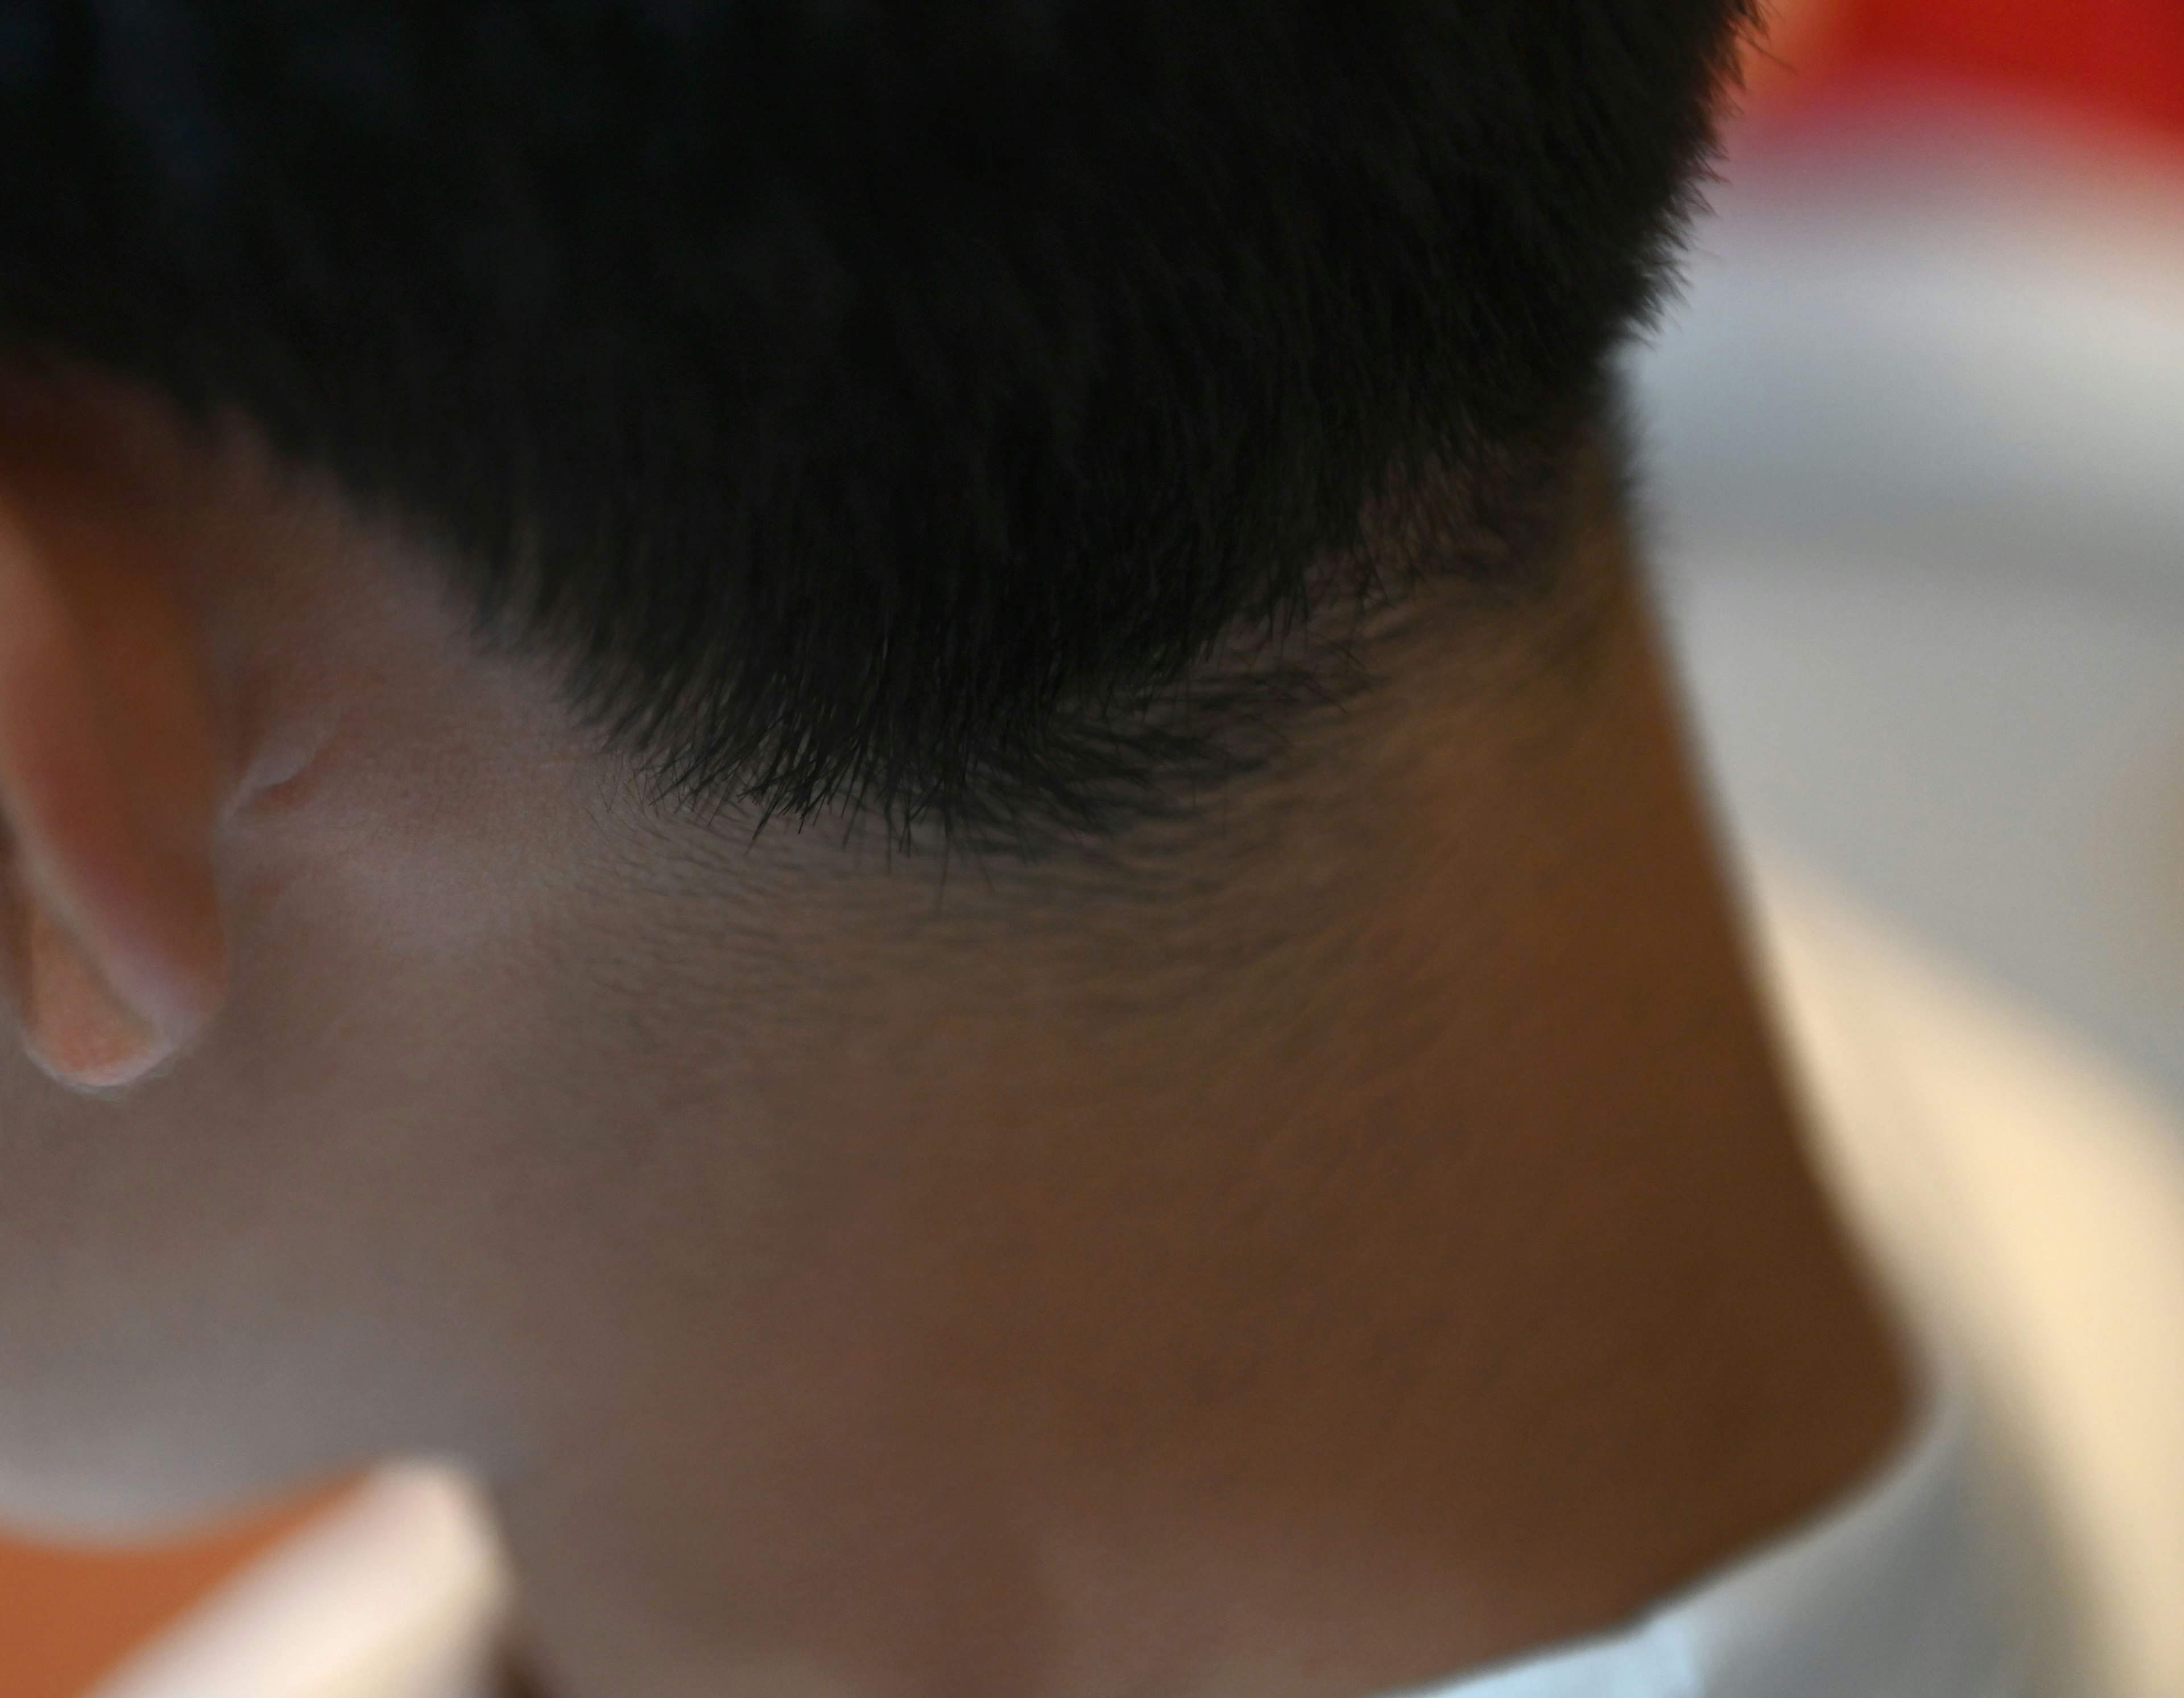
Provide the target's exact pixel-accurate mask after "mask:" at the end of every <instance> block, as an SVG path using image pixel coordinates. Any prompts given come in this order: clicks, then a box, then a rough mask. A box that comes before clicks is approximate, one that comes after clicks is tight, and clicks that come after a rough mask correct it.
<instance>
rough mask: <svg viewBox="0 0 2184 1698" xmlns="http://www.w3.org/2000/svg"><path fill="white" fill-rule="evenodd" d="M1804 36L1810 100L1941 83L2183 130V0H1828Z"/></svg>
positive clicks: (1798, 58) (1786, 91) (1802, 100)
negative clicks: (1868, 89) (1864, 89)
mask: <svg viewBox="0 0 2184 1698" xmlns="http://www.w3.org/2000/svg"><path fill="white" fill-rule="evenodd" d="M1819 11H1820V13H1821V16H1819V18H1816V19H1813V21H1812V23H1811V24H1810V25H1807V26H1802V27H1800V28H1799V29H1798V30H1797V31H1796V32H1795V33H1796V34H1797V36H1798V37H1799V39H1798V40H1797V42H1796V44H1795V45H1794V46H1790V45H1789V44H1786V46H1788V53H1787V54H1786V56H1787V57H1789V58H1791V64H1792V65H1793V67H1794V75H1792V76H1791V77H1790V78H1787V79H1785V80H1784V81H1786V83H1787V84H1788V86H1780V85H1778V86H1776V88H1775V89H1774V90H1773V91H1771V92H1772V93H1773V94H1774V95H1775V97H1777V98H1780V97H1784V96H1786V97H1788V102H1789V103H1790V104H1791V105H1793V106H1796V107H1799V108H1803V107H1808V105H1810V104H1813V103H1821V102H1826V103H1832V102H1833V101H1835V100H1836V99H1839V98H1841V97H1844V96H1845V95H1855V94H1856V93H1857V92H1858V91H1859V90H1860V89H1861V88H1862V87H1869V86H1875V85H1881V86H1902V85H1903V84H1905V83H1907V82H1915V83H1921V84H1940V85H1943V86H1954V87H1957V88H1972V89H1979V90H1985V91H1992V92H1999V93H2003V94H2014V95H2020V96H2026V97H2031V98H2033V99H2035V100H2037V101H2039V102H2041V103H2044V104H2048V105H2050V106H2053V107H2057V108H2061V109H2069V110H2072V111H2075V112H2078V113H2081V114H2086V115H2089V116H2093V117H2096V118H2099V119H2103V120H2109V121H2111V122H2120V123H2122V124H2126V125H2135V126H2137V127H2142V128H2152V129H2157V130H2159V131H2165V132H2166V133H2167V134H2168V135H2170V136H2171V137H2176V138H2184V0H1828V3H1824V4H1822V5H1821V6H1820V7H1819Z"/></svg>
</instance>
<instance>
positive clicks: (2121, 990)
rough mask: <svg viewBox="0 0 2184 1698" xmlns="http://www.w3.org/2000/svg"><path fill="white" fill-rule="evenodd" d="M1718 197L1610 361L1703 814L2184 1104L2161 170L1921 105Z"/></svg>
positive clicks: (2172, 367) (2176, 451)
mask: <svg viewBox="0 0 2184 1698" xmlns="http://www.w3.org/2000/svg"><path fill="white" fill-rule="evenodd" d="M1717 205H1718V206H1719V215H1718V216H1717V217H1716V218H1715V219H1714V220H1711V221H1710V222H1709V223H1708V225H1706V226H1704V227H1703V228H1702V231H1701V234H1700V238H1699V253H1698V256H1697V259H1696V261H1695V263H1694V264H1693V267H1692V272H1691V289H1690V292H1689V299H1688V302H1687V304H1686V306H1685V309H1683V310H1682V311H1681V312H1680V314H1679V315H1677V316H1676V318H1675V319H1674V322H1673V323H1672V325H1671V326H1670V327H1669V329H1668V331H1666V333H1665V334H1664V335H1663V337H1660V338H1659V340H1658V342H1657V343H1656V345H1654V346H1652V348H1647V349H1646V350H1643V351H1641V353H1640V354H1639V355H1638V356H1637V357H1636V358H1635V360H1634V362H1633V376H1634V380H1635V386H1634V387H1635V392H1636V395H1637V398H1638V400H1639V404H1640V409H1641V419H1642V420H1643V422H1644V425H1645V429H1646V460H1647V465H1648V468H1649V470H1650V472H1651V474H1652V483H1651V487H1652V492H1653V497H1654V501H1655V506H1656V510H1655V513H1654V515H1653V522H1652V549H1653V554H1654V556H1655V559H1656V560H1657V561H1658V563H1659V565H1660V568H1661V582H1662V590H1663V600H1664V604H1665V607H1666V610H1667V611H1668V613H1669V624H1670V628H1671V631H1672V632H1673V634H1674V640H1675V641H1676V643H1677V644H1678V646H1679V648H1680V650H1681V651H1682V654H1683V656H1684V659H1685V670H1686V675H1687V676H1688V678H1689V680H1690V682H1691V690H1692V694H1693V698H1694V702H1695V705H1696V707H1697V714H1698V718H1699V721H1700V726H1701V732H1702V741H1703V742H1704V743H1705V744H1706V746H1707V748H1708V751H1709V754H1710V755H1711V757H1712V760H1713V765H1714V769H1715V771H1716V774H1717V777H1718V779H1719V785H1720V788H1721V790H1722V792H1723V794H1724V798H1725V800H1726V802H1727V804H1728V807H1729V810H1730V815H1731V816H1732V819H1733V821H1734V822H1735V824H1736V827H1738V828H1739V829H1740V830H1747V831H1748V830H1757V831H1758V832H1763V833H1764V834H1766V835H1768V836H1770V837H1772V838H1776V839H1779V840H1780V841H1781V842H1782V843H1785V844H1786V846H1787V847H1789V848H1790V849H1791V850H1793V851H1794V852H1796V853H1797V854H1798V855H1801V856H1802V857H1803V858H1804V859H1806V860H1809V861H1811V862H1812V863H1814V864H1815V865H1816V866H1818V867H1819V868H1820V869H1821V870H1822V871H1826V872H1829V873H1832V874H1833V875H1835V876H1836V877H1837V878H1839V879H1840V880H1841V882H1844V883H1846V884H1847V885H1849V886H1850V887H1851V888H1853V889H1855V890H1857V891H1858V892H1860V893H1861V894H1864V895H1865V896H1866V897H1868V898H1869V899H1871V900H1873V901H1874V902H1875V903H1877V904H1878V905H1880V906H1881V907H1883V908H1885V909H1886V910H1890V911H1892V913H1894V914H1895V915H1897V916H1899V917H1900V918H1901V919H1903V921H1906V922H1908V925H1909V926H1910V927H1911V928H1912V929H1914V930H1915V931H1917V932H1919V933H1924V934H1925V935H1926V936H1927V937H1929V938H1931V939H1933V940H1934V941H1936V942H1938V943H1940V944H1942V945H1944V946H1945V947H1946V948H1947V949H1949V950H1951V951H1952V952H1953V953H1954V954H1956V955H1958V956H1959V957H1961V958H1963V959H1964V960H1967V961H1969V962H1970V963H1971V964H1972V965H1974V966H1977V967H1980V968H1981V969H1983V970H1985V971H1986V973H1987V974H1988V976H1989V977H1992V978H1995V979H1997V980H1999V981H2000V982H2002V983H2004V984H2006V985H2007V986H2009V987H2011V988H2014V989H2016V990H2017V991H2019V992H2020V993H2022V994H2026V995H2028V996H2029V997H2030V998H2031V999H2033V1000H2034V1001H2036V1002H2037V1003H2039V1004H2041V1005H2044V1006H2045V1007H2047V1008H2048V1009H2049V1010H2053V1012H2054V1013H2056V1014H2057V1015H2059V1016H2061V1017H2062V1018H2063V1019H2064V1020H2065V1021H2066V1022H2069V1023H2070V1024H2071V1025H2072V1026H2074V1027H2076V1028H2077V1029H2078V1030H2080V1031H2081V1033H2085V1034H2087V1035H2088V1036H2091V1037H2092V1038H2095V1039H2096V1040H2098V1041H2100V1042H2102V1043H2103V1044H2104V1045H2105V1047H2107V1048H2108V1049H2109V1051H2110V1052H2111V1053H2113V1054H2114V1055H2117V1056H2118V1057H2119V1058H2120V1059H2123V1060H2125V1061H2128V1062H2131V1063H2135V1064H2136V1065H2137V1068H2138V1070H2139V1071H2140V1072H2142V1074H2144V1075H2146V1076H2147V1077H2148V1078H2149V1079H2150V1081H2151V1082H2153V1083H2157V1084H2159V1085H2163V1086H2165V1087H2166V1088H2167V1089H2168V1090H2169V1092H2170V1095H2171V1098H2172V1100H2176V1101H2179V1102H2184V162H2179V163H2177V164H2172V165H2163V164H2156V163H2152V162H2148V161H2145V160H2138V161H2136V162H2133V163H2129V164H2126V163H2125V156H2121V155H2118V154H2114V153H2108V152H2104V151H2103V150H2101V149H2099V148H2095V147H2093V146H2092V145H2091V144H2088V143H2083V142H2078V141H2075V140H2074V139H2071V138H2068V137H2062V136H2053V135H2050V136H2038V135H2033V134H2027V133H2025V131H2021V130H2015V129H2003V128H2001V127H1997V125H1996V124H1995V123H1994V122H1993V121H1992V120H1991V119H1990V118H1989V117H1986V116H1982V115H1981V114H1975V113H1968V112H1964V111H1957V112H1952V113H1939V112H1934V111H1928V112H1925V113H1923V114H1918V115H1917V116H1916V117H1915V118H1906V117H1904V116H1903V114H1897V115H1896V116H1894V117H1892V118H1888V119H1885V120H1875V121H1874V122H1872V123H1870V124H1869V125H1866V126H1864V127H1863V128H1859V129H1857V130H1846V131H1843V132H1841V133H1840V134H1838V135H1837V136H1835V137H1834V138H1833V139H1832V140H1831V141H1830V142H1827V143H1825V144H1808V145H1807V146H1805V147H1804V148H1801V149H1800V150H1799V151H1798V152H1797V153H1784V154H1779V155H1777V156H1776V157H1774V158H1772V159H1746V160H1743V161H1741V162H1740V163H1739V164H1736V165H1734V166H1732V167H1731V181H1730V184H1729V186H1728V187H1726V188H1724V191H1723V192H1721V193H1720V194H1719V195H1718V197H1717Z"/></svg>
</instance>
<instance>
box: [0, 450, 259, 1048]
mask: <svg viewBox="0 0 2184 1698" xmlns="http://www.w3.org/2000/svg"><path fill="white" fill-rule="evenodd" d="M188 642H189V637H188V632H187V622H186V621H181V620H180V619H179V618H177V617H176V616H175V614H174V610H173V608H172V605H171V604H170V603H169V602H167V601H166V599H165V598H164V593H163V592H162V590H161V588H160V587H159V585H158V583H157V582H156V581H155V579H154V578H153V576H152V575H150V574H148V573H144V572H137V571H131V569H130V567H129V565H128V563H126V562H125V561H116V560H114V559H112V558H110V557H108V558H103V559H100V560H86V559H82V558H72V557H69V556H66V555H63V554H53V553H48V552H47V550H46V549H45V548H42V546H41V539H40V537H39V534H38V532H36V530H35V529H34V528H33V527H32V526H30V525H27V524H25V522H23V521H22V520H21V518H20V517H19V515H18V514H17V513H16V512H14V511H10V510H8V508H7V507H6V505H5V504H4V492H0V812H4V815H5V818H6V822H7V827H8V839H9V843H8V849H9V855H8V860H9V865H8V868H7V877H6V879H5V881H4V885H5V888H4V899H5V903H6V905H7V908H8V928H9V932H10V934H11V942H12V944H13V947H12V948H11V949H9V950H8V958H9V959H8V965H9V967H10V970H11V971H10V977H11V978H12V980H13V986H12V988H13V991H14V999H15V1003H16V1007H17V1013H18V1018H19V1020H20V1027H21V1033H22V1038H23V1042H24V1044H25V1048H26V1049H29V1051H30V1052H31V1055H32V1056H33V1057H34V1058H35V1059H36V1061H38V1062H39V1063H40V1065H41V1066H43V1067H44V1068H45V1069H46V1071H47V1072H49V1073H51V1074H53V1076H54V1077H57V1078H58V1079H60V1080H62V1081H63V1082H64V1083H69V1084H72V1085H77V1086H81V1087H85V1088H114V1087H116V1086H120V1085H125V1084H127V1083H132V1082H133V1081H135V1080H136V1079H138V1078H141V1077H143V1075H145V1074H146V1073H148V1072H150V1071H152V1070H153V1068H155V1067H157V1066H159V1064H160V1063H162V1062H163V1061H166V1060H167V1059H168V1058H169V1057H170V1056H171V1055H174V1054H175V1052H176V1051H177V1050H179V1049H181V1048H182V1047H183V1046H185V1045H186V1044H188V1043H189V1042H190V1041H191V1040H192V1038H194V1037H195V1036H196V1035H197V1034H198V1032H199V1031H200V1030H201V1029H202V1028H203V1025H204V1024H205V1022H207V1021H208V1020H209V1018H210V1016H211V1014H212V1011H213V1010H214V1006H215V1005H217V1003H218V1001H219V999H220V990H221V986H222V982H223V979H224V977H225V949H224V944H223V940H222V935H221V932H222V928H221V925H220V912H219V903H218V898H217V894H216V890H215V887H214V878H213V873H212V866H211V859H210V843H209V833H210V831H211V827H212V818H213V808H212V805H211V803H212V796H213V790H214V782H213V781H214V773H213V770H212V749H213V740H212V738H211V735H210V726H211V716H210V714H209V706H208V704H207V702H206V700H205V699H204V695H203V689H202V687H201V686H200V685H198V684H197V683H196V682H194V681H195V680H196V679H197V677H198V671H197V668H196V666H195V664H194V656H193V655H192V654H189V653H187V645H188Z"/></svg>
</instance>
